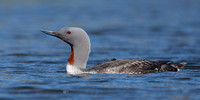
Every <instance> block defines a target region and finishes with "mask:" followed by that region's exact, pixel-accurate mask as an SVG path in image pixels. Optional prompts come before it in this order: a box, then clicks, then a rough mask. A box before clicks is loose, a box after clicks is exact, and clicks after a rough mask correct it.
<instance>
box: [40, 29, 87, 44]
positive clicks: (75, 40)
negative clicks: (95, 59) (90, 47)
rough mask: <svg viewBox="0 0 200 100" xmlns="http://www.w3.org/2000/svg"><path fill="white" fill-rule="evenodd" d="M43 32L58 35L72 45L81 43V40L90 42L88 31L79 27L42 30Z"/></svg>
mask: <svg viewBox="0 0 200 100" xmlns="http://www.w3.org/2000/svg"><path fill="white" fill-rule="evenodd" d="M41 32H43V33H46V34H48V35H51V36H55V37H58V38H60V39H61V40H63V41H65V42H67V43H68V44H69V45H70V46H76V45H79V44H80V43H81V42H83V43H85V42H86V44H87V42H90V41H89V37H88V35H87V33H86V32H85V31H84V30H83V29H81V28H78V27H64V28H61V29H60V30H58V31H47V30H41ZM89 44H90V43H89Z"/></svg>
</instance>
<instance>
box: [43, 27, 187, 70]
mask: <svg viewBox="0 0 200 100" xmlns="http://www.w3.org/2000/svg"><path fill="white" fill-rule="evenodd" d="M41 31H42V32H44V33H46V34H48V35H52V36H56V37H58V38H60V39H62V40H63V41H65V42H66V43H68V44H69V45H70V46H71V54H70V56H69V59H68V63H67V66H66V70H67V72H68V73H69V74H83V73H88V74H146V73H154V72H163V71H175V72H177V71H179V70H180V69H181V68H183V67H184V65H185V64H186V63H173V62H168V61H150V60H135V59H119V60H116V59H112V60H110V61H107V62H105V63H102V64H99V65H97V66H95V67H92V68H89V69H86V64H87V60H88V56H89V54H90V39H89V37H88V35H87V33H86V32H85V31H84V30H83V29H81V28H76V27H65V28H62V29H60V30H58V31H46V30H41Z"/></svg>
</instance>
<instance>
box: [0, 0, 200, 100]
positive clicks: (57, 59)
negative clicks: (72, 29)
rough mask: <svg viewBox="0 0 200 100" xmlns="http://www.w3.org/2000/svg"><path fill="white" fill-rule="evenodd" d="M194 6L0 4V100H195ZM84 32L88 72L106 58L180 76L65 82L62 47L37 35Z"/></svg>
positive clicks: (199, 88)
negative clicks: (167, 68)
mask: <svg viewBox="0 0 200 100" xmlns="http://www.w3.org/2000/svg"><path fill="white" fill-rule="evenodd" d="M199 4H200V2H199V0H184V1H180V0H166V1H159V0H151V1H146V0H126V1H121V0H101V1H94V0H84V1H80V0H73V1H65V0H59V1H48V0H43V1H39V0H29V1H26V0H21V1H17V0H12V1H7V0H2V1H1V3H0V15H1V16H0V22H1V23H0V43H1V46H0V99H2V100H4V99H5V100H10V99H17V100H19V99H20V100H27V99H42V100H43V99H52V100H55V99H75V100H76V99H107V100H110V99H115V100H121V99H131V100H132V99H140V100H146V99H149V100H154V99H159V100H167V99H170V100H198V99H200V96H199V95H200V78H199V77H200V74H199V73H200V54H199V52H200V46H199V44H200V39H199V37H200V30H199V27H200V20H199V16H200V13H199V11H200V6H199ZM65 26H76V27H82V28H84V29H85V30H86V31H87V32H88V35H89V37H90V38H91V43H92V45H91V46H92V47H91V49H92V50H91V54H90V57H89V61H88V65H87V67H92V66H95V65H96V64H99V63H103V62H105V61H107V60H110V59H112V58H117V59H123V58H131V59H148V60H170V61H175V62H187V63H188V64H187V66H186V67H185V68H184V69H182V70H181V71H180V72H177V73H174V72H164V73H152V74H145V75H110V74H100V75H86V76H69V75H67V74H66V71H65V64H66V63H67V58H68V56H69V53H70V48H69V46H68V45H67V44H66V43H64V42H63V41H61V40H59V39H57V38H54V37H51V36H47V35H45V34H43V33H41V32H40V31H39V30H40V29H41V28H43V29H49V30H58V29H59V28H62V27H65Z"/></svg>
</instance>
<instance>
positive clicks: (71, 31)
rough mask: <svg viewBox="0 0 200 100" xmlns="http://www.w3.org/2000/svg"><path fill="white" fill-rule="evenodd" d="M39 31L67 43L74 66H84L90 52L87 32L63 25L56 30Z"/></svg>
mask: <svg viewBox="0 0 200 100" xmlns="http://www.w3.org/2000/svg"><path fill="white" fill-rule="evenodd" d="M41 32H43V33H45V34H48V35H51V36H55V37H58V38H60V39H61V40H63V41H65V42H66V43H68V44H69V45H70V46H71V48H73V50H74V51H73V52H74V66H77V67H80V68H85V67H86V63H87V60H88V56H89V53H90V39H89V37H88V35H87V33H86V32H85V31H84V30H83V29H81V28H77V27H64V28H62V29H60V30H58V31H47V30H41Z"/></svg>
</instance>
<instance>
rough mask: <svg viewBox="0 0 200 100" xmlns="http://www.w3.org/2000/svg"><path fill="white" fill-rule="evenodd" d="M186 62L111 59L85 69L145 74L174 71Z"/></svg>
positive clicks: (94, 71) (89, 70)
mask: <svg viewBox="0 0 200 100" xmlns="http://www.w3.org/2000/svg"><path fill="white" fill-rule="evenodd" d="M185 64H186V63H173V62H169V61H150V60H134V59H119V60H116V59H112V60H110V61H108V62H105V63H102V64H99V65H97V66H95V67H92V68H89V69H87V70H85V72H88V73H102V74H103V73H110V74H146V73H153V72H163V71H174V72H177V71H179V69H181V68H183V67H184V65H185Z"/></svg>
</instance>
